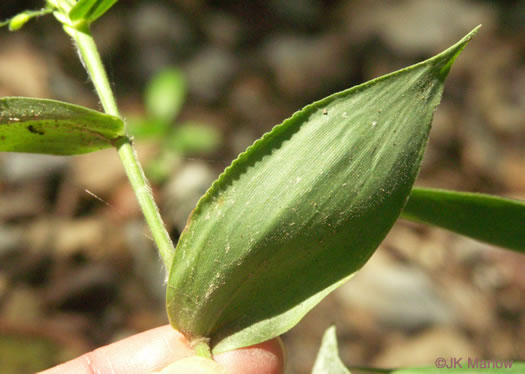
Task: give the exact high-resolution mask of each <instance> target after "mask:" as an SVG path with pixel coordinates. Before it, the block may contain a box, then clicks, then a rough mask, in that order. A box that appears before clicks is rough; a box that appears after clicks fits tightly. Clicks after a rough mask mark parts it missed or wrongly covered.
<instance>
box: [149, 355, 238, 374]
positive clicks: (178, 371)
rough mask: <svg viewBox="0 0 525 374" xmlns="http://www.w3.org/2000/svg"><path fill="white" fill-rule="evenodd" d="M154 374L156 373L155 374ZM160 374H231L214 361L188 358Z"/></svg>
mask: <svg viewBox="0 0 525 374" xmlns="http://www.w3.org/2000/svg"><path fill="white" fill-rule="evenodd" d="M153 374H154V373H153ZM158 374H231V373H229V372H228V371H227V369H226V368H225V367H223V366H221V365H219V364H218V363H216V362H215V361H213V360H210V359H206V358H203V357H197V356H193V357H187V358H184V359H182V360H179V361H176V362H174V363H173V364H171V365H169V366H168V367H166V368H165V369H163V370H161V371H160V372H158Z"/></svg>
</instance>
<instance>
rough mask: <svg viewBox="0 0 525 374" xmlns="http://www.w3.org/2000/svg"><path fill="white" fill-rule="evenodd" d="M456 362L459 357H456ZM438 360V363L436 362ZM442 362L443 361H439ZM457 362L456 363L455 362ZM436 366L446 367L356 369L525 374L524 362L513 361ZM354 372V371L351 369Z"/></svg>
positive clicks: (395, 373) (468, 360) (384, 373)
mask: <svg viewBox="0 0 525 374" xmlns="http://www.w3.org/2000/svg"><path fill="white" fill-rule="evenodd" d="M456 359H457V360H459V359H460V357H456ZM438 360H439V361H438ZM441 360H444V361H441ZM456 362H457V361H456ZM436 364H437V365H442V364H445V365H448V367H447V366H442V367H441V366H440V367H436V366H428V367H418V368H403V369H374V368H356V369H355V370H358V371H359V373H377V374H443V373H447V374H449V373H450V374H480V373H483V374H485V373H487V374H501V373H505V374H507V373H508V374H522V373H525V362H514V360H496V359H494V360H483V359H481V358H476V357H463V358H461V360H459V365H458V364H457V363H456V365H454V358H450V357H448V358H438V359H436ZM352 370H354V369H352Z"/></svg>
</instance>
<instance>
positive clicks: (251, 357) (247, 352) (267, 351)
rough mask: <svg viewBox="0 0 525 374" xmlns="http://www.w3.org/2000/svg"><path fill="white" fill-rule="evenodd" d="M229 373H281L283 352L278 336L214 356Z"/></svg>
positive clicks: (282, 370)
mask: <svg viewBox="0 0 525 374" xmlns="http://www.w3.org/2000/svg"><path fill="white" fill-rule="evenodd" d="M214 360H215V361H216V362H218V363H219V364H221V365H222V366H224V367H225V368H226V369H227V370H228V372H229V373H230V374H282V373H283V372H284V364H285V354H284V346H283V344H282V341H281V339H280V338H275V339H272V340H268V341H266V342H264V343H259V344H256V345H253V346H250V347H246V348H241V349H237V350H235V351H230V352H224V353H221V354H218V355H216V356H215V357H214Z"/></svg>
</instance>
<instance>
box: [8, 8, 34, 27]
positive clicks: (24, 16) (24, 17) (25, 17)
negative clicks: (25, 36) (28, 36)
mask: <svg viewBox="0 0 525 374" xmlns="http://www.w3.org/2000/svg"><path fill="white" fill-rule="evenodd" d="M31 18H32V17H31V15H30V14H29V13H28V12H23V13H19V14H17V15H16V16H14V17H13V18H11V21H9V31H16V30H20V29H21V28H22V27H23V26H24V25H25V24H26V23H27V21H29V20H30V19H31Z"/></svg>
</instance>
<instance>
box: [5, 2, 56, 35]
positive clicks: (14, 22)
mask: <svg viewBox="0 0 525 374" xmlns="http://www.w3.org/2000/svg"><path fill="white" fill-rule="evenodd" d="M52 11H53V10H52V9H51V8H43V9H40V10H26V11H24V12H22V13H18V14H17V15H16V16H14V17H12V18H10V19H8V20H6V21H3V22H0V27H3V26H9V31H17V30H20V29H21V28H22V27H23V26H24V25H25V24H26V23H27V22H28V21H29V20H30V19H32V18H36V17H40V16H44V15H46V14H49V13H52Z"/></svg>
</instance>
